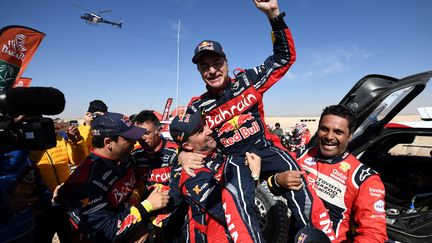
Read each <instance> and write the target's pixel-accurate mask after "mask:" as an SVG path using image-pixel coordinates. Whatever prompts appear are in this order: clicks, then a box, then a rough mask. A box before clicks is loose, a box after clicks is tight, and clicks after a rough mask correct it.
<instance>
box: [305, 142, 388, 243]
mask: <svg viewBox="0 0 432 243" xmlns="http://www.w3.org/2000/svg"><path fill="white" fill-rule="evenodd" d="M298 162H299V164H301V166H302V167H303V169H304V170H305V171H306V172H307V181H308V183H309V184H310V185H312V187H313V188H314V190H315V191H316V192H317V194H318V196H319V197H320V198H321V199H322V201H323V202H324V204H325V206H326V208H327V209H328V210H329V214H330V218H331V221H332V222H333V226H332V227H333V230H334V232H335V234H336V240H335V241H334V242H345V241H346V240H347V235H348V234H349V233H350V227H351V226H352V225H354V226H355V227H356V234H355V235H354V237H355V238H354V242H385V241H386V240H387V233H386V220H385V216H386V212H385V208H384V205H385V203H384V196H385V191H384V185H383V183H382V181H381V179H380V177H379V175H378V174H377V173H376V172H375V171H374V170H372V169H371V168H370V167H368V166H366V165H364V164H362V163H361V162H360V161H358V160H357V159H356V158H355V157H354V156H353V155H351V154H348V153H346V155H344V156H338V157H336V158H333V159H322V158H320V155H319V152H318V147H312V148H310V149H309V150H307V151H306V152H305V153H304V154H303V155H301V156H300V157H299V158H298Z"/></svg>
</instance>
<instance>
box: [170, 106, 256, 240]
mask: <svg viewBox="0 0 432 243" xmlns="http://www.w3.org/2000/svg"><path fill="white" fill-rule="evenodd" d="M170 133H171V136H172V137H173V139H174V141H176V142H177V143H178V145H179V146H180V150H185V151H192V152H195V153H199V154H203V155H205V156H206V157H205V158H204V167H203V168H199V169H196V170H195V171H194V173H195V176H190V175H188V174H187V173H186V171H184V170H183V171H182V172H181V174H180V181H179V188H180V192H181V194H182V195H183V196H184V197H185V198H186V201H187V202H188V204H189V210H188V226H189V227H188V231H187V233H188V236H187V238H188V239H190V242H248V240H245V238H242V232H245V233H246V234H247V229H245V228H238V227H236V229H235V230H236V231H234V232H233V233H232V234H231V237H232V239H231V237H230V236H229V232H228V227H229V228H232V226H233V225H235V221H236V219H237V218H240V217H241V216H240V214H239V212H238V211H237V212H234V211H233V209H234V208H235V205H233V204H232V202H231V204H230V201H229V200H227V201H225V198H226V197H227V196H228V195H227V193H228V192H227V191H226V190H225V189H224V185H223V178H222V177H223V171H222V170H223V168H224V163H225V161H227V160H228V161H229V160H230V158H229V157H228V158H226V157H225V156H223V154H222V153H221V151H220V150H217V149H216V148H217V144H216V141H215V139H214V138H213V132H212V130H211V129H210V128H209V127H208V126H207V125H206V124H205V122H204V121H203V119H202V116H201V113H199V112H195V113H192V114H185V115H184V116H183V115H180V116H177V117H175V118H174V120H173V121H172V122H171V124H170ZM246 157H247V164H248V165H249V166H250V168H251V171H252V175H253V176H254V175H259V172H260V166H261V159H260V158H259V157H258V156H256V155H255V154H250V153H247V156H246ZM228 199H229V198H228ZM228 208H230V209H231V210H228ZM224 209H225V211H224ZM225 215H226V216H225Z"/></svg>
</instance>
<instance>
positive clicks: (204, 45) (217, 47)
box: [192, 40, 226, 64]
mask: <svg viewBox="0 0 432 243" xmlns="http://www.w3.org/2000/svg"><path fill="white" fill-rule="evenodd" d="M204 52H214V53H216V54H218V55H220V56H223V57H226V56H225V53H224V52H223V50H222V46H221V44H220V43H219V42H217V41H212V40H204V41H201V42H200V43H199V44H198V46H197V47H195V53H194V56H193V58H192V62H193V63H195V64H197V61H198V58H200V57H201V56H202V54H203V53H204Z"/></svg>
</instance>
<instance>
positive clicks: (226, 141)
mask: <svg viewBox="0 0 432 243" xmlns="http://www.w3.org/2000/svg"><path fill="white" fill-rule="evenodd" d="M260 131H261V129H260V127H259V125H258V122H256V121H254V122H252V126H251V127H241V128H240V129H238V130H235V131H234V135H233V136H231V137H229V138H221V139H220V142H221V143H222V144H223V146H224V147H229V146H232V145H234V144H235V143H237V142H239V141H241V140H243V139H247V138H248V137H250V136H252V135H254V134H256V133H258V132H260Z"/></svg>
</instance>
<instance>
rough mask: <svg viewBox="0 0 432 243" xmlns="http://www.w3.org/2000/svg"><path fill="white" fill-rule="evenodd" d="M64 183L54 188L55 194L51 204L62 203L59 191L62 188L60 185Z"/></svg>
mask: <svg viewBox="0 0 432 243" xmlns="http://www.w3.org/2000/svg"><path fill="white" fill-rule="evenodd" d="M63 184H64V183H62V184H60V185H58V186H56V188H55V189H54V192H53V196H52V198H51V204H53V205H55V204H58V203H60V200H59V197H58V191H59V190H60V187H61V186H63Z"/></svg>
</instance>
